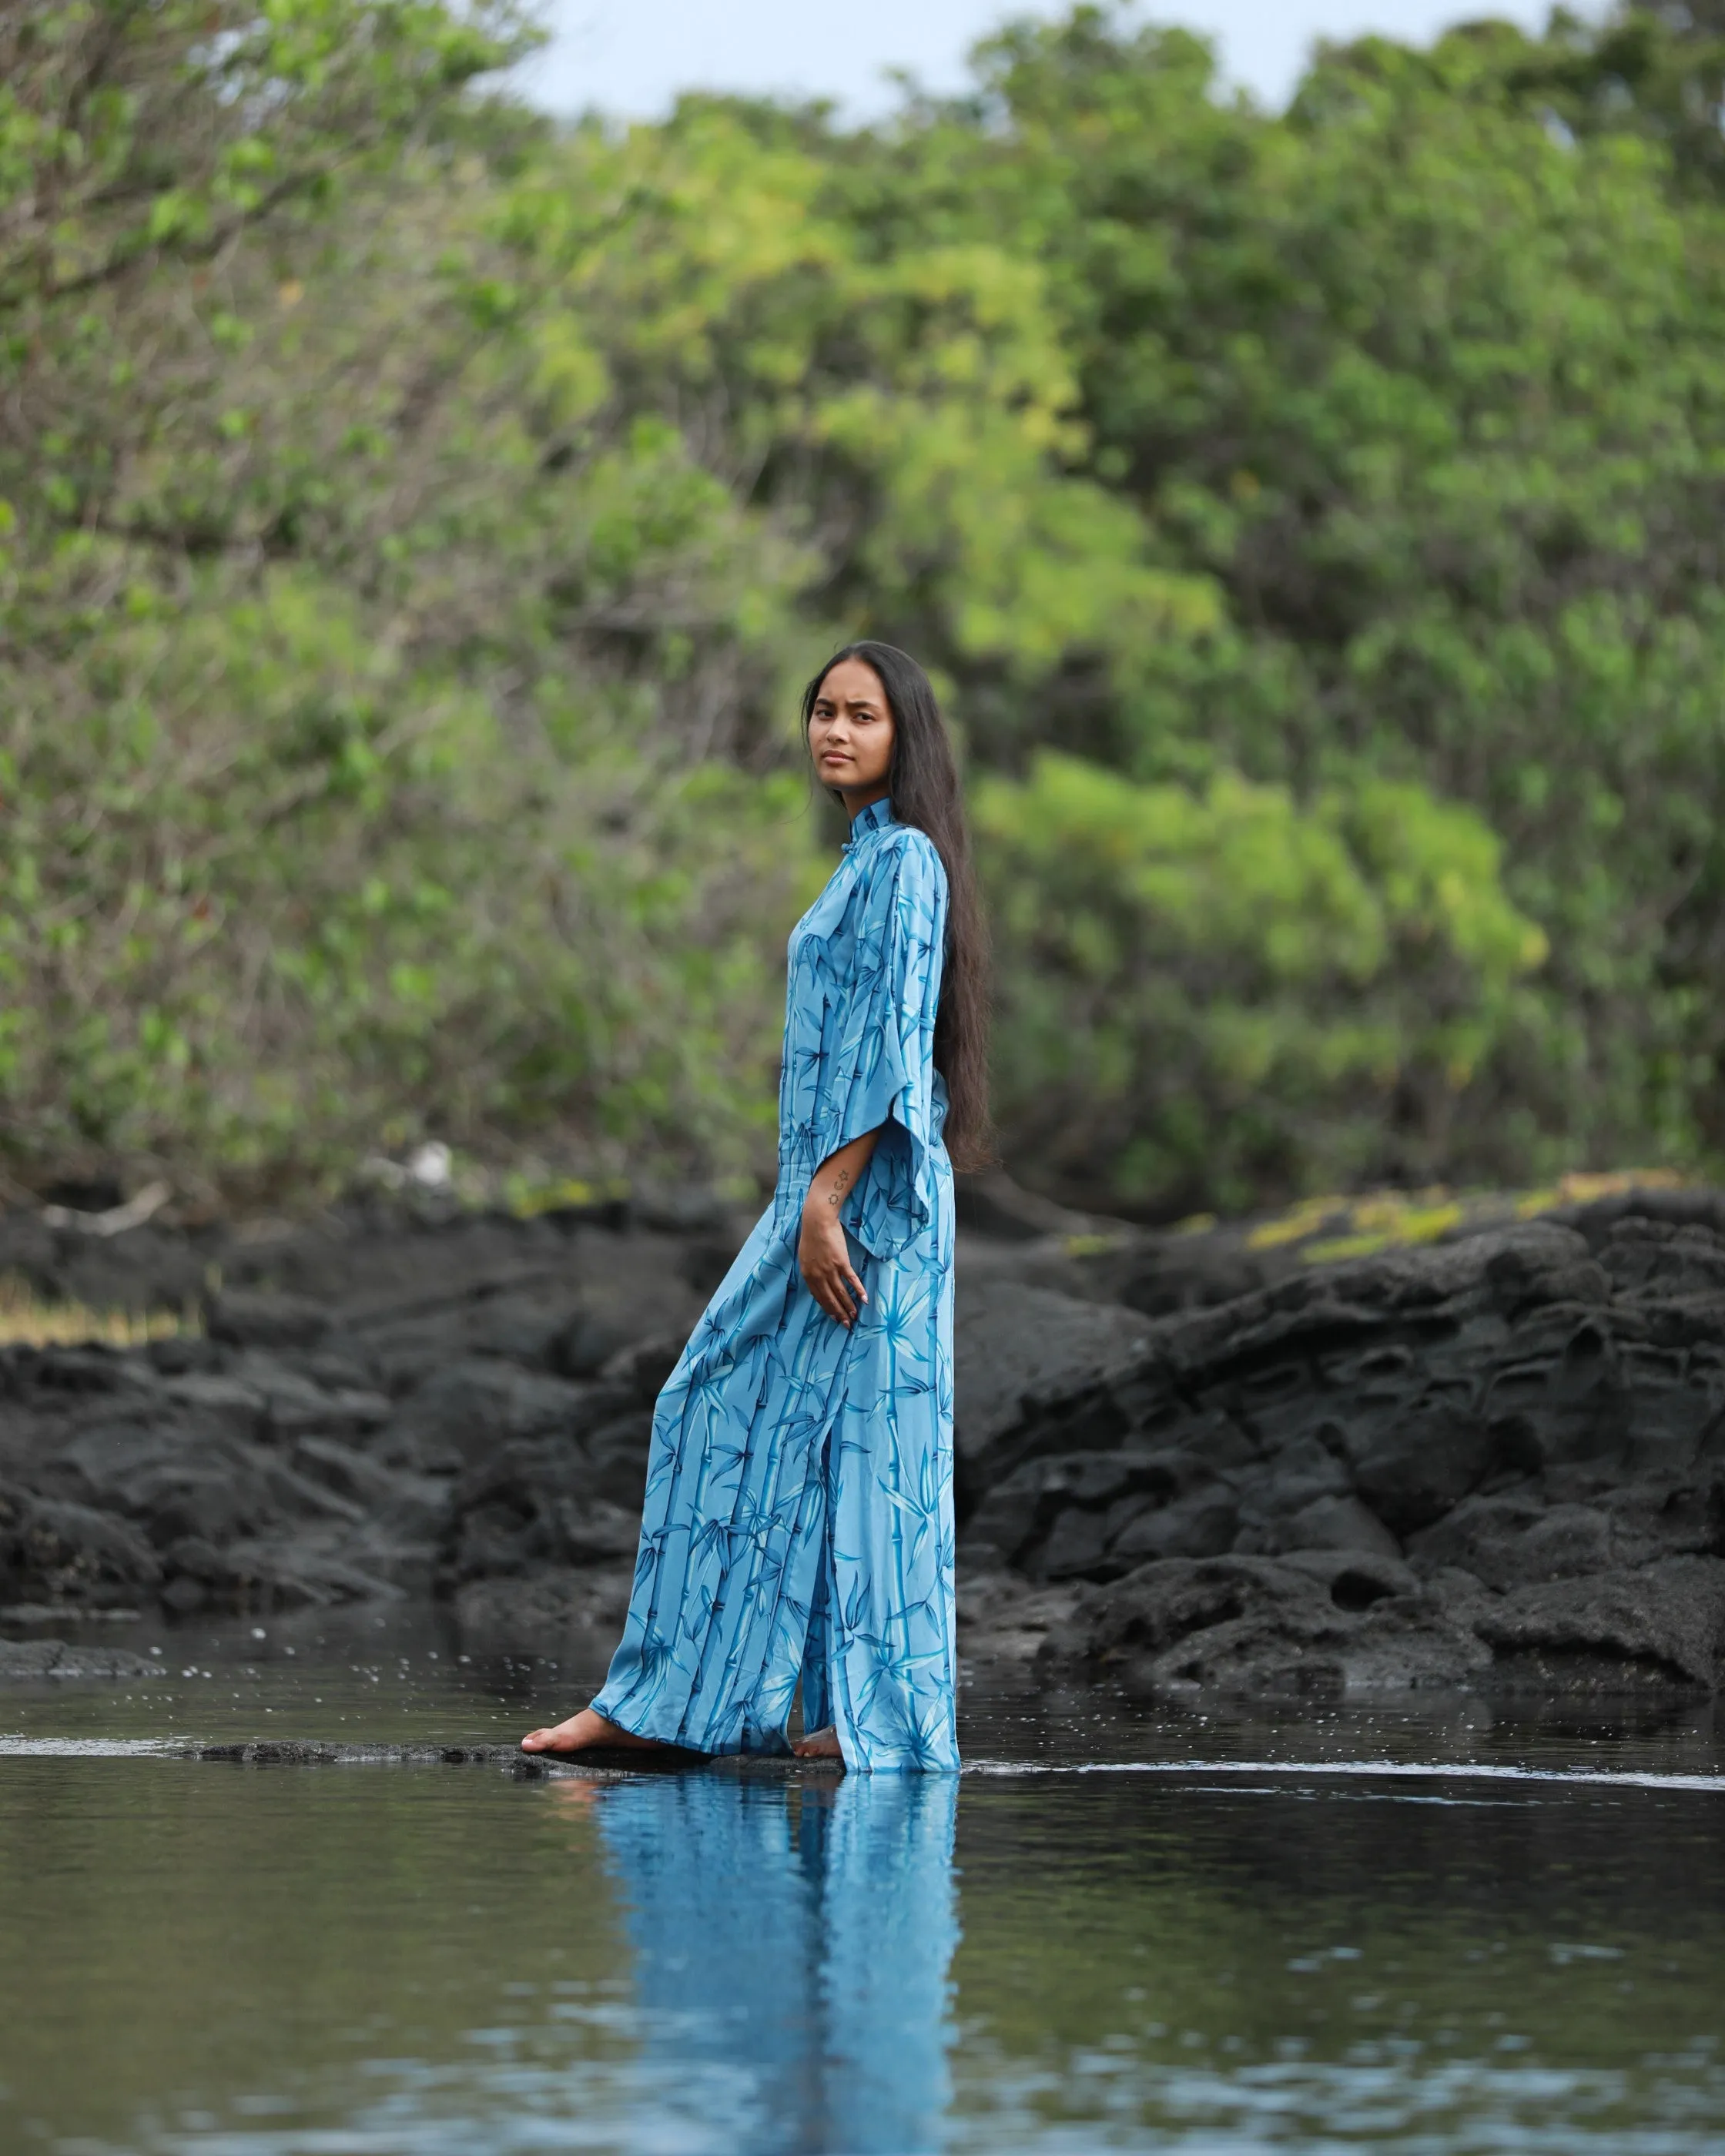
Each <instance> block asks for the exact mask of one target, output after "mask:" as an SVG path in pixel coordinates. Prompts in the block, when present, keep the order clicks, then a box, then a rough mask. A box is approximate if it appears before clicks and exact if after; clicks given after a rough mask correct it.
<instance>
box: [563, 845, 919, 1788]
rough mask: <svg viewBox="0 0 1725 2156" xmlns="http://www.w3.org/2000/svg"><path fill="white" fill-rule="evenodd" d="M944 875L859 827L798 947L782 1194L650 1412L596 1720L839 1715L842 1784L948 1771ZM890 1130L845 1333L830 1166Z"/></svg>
mask: <svg viewBox="0 0 1725 2156" xmlns="http://www.w3.org/2000/svg"><path fill="white" fill-rule="evenodd" d="M946 920H947V885H946V875H945V872H944V870H942V866H941V862H940V856H939V855H938V854H937V852H936V851H935V849H934V846H933V844H932V842H931V841H930V840H929V839H927V837H926V836H925V835H924V834H922V832H920V831H916V830H912V829H910V828H908V827H907V826H906V825H905V824H901V823H899V822H898V821H897V820H896V818H895V817H894V816H893V814H892V811H891V804H890V803H886V802H878V803H875V805H874V806H873V807H872V808H867V809H865V810H864V811H863V813H862V814H861V815H860V816H859V817H858V818H857V819H856V821H855V824H853V825H852V827H851V839H850V844H849V845H847V846H846V848H845V855H844V858H843V859H842V860H841V861H840V862H839V867H838V869H837V870H836V871H835V872H834V875H833V878H832V880H831V881H830V882H829V884H828V885H827V887H826V889H825V890H824V891H823V892H822V893H821V895H820V896H819V898H818V899H817V900H816V901H815V902H814V905H813V906H811V907H810V908H809V911H808V912H807V913H806V914H804V916H803V918H802V920H801V921H798V924H797V927H796V928H795V929H794V930H793V932H792V936H791V942H790V975H789V984H788V993H787V997H786V1010H785V1039H784V1065H783V1074H782V1075H781V1078H780V1081H779V1141H778V1184H777V1187H776V1188H775V1191H774V1193H773V1204H772V1205H771V1206H770V1207H769V1208H768V1210H767V1212H766V1213H765V1214H763V1216H762V1219H760V1221H759V1222H758V1223H757V1225H756V1227H755V1229H754V1231H753V1233H752V1235H750V1237H749V1240H748V1241H747V1243H746V1244H745V1245H744V1246H743V1248H742V1250H741V1251H740V1252H739V1254H738V1255H737V1260H736V1261H735V1263H734V1264H733V1265H732V1267H731V1270H730V1271H729V1272H728V1273H727V1274H726V1276H725V1278H724V1280H723V1281H721V1283H720V1286H719V1289H718V1291H717V1293H716V1295H715V1296H714V1297H713V1299H712V1301H711V1303H710V1304H709V1305H708V1306H707V1309H706V1314H705V1315H704V1316H703V1317H702V1318H701V1322H700V1323H699V1324H698V1325H697V1326H696V1328H695V1331H694V1333H693V1334H692V1335H691V1338H690V1341H689V1344H688V1346H687V1347H685V1349H684V1351H683V1353H682V1356H681V1358H680V1360H679V1362H678V1363H677V1366H676V1368H675V1370H674V1371H673V1372H672V1373H671V1375H670V1378H669V1380H668V1381H667V1383H666V1384H665V1389H664V1391H663V1392H662V1393H661V1394H660V1397H659V1403H658V1406H657V1408H656V1409H655V1414H654V1424H653V1441H652V1448H651V1451H650V1453H649V1460H648V1467H647V1487H646V1496H645V1501H644V1507H643V1511H642V1519H641V1542H640V1549H639V1556H638V1558H637V1560H636V1566H635V1578H634V1594H633V1596H632V1599H631V1600H630V1604H629V1617H628V1620H627V1623H626V1624H625V1626H624V1635H623V1640H622V1643H621V1644H620V1645H619V1647H618V1650H617V1652H616V1655H614V1658H613V1660H612V1664H611V1669H610V1672H609V1675H608V1677H607V1679H606V1681H605V1686H604V1689H603V1691H601V1692H600V1693H599V1695H598V1698H597V1699H596V1700H594V1702H593V1705H594V1707H597V1709H598V1712H600V1713H601V1714H603V1715H606V1716H608V1717H609V1718H610V1719H611V1720H612V1721H614V1722H618V1723H619V1724H620V1725H621V1726H622V1727H624V1728H625V1729H629V1730H633V1731H634V1732H636V1733H637V1734H638V1735H640V1736H645V1737H656V1738H663V1739H665V1741H666V1742H668V1743H677V1744H685V1745H687V1746H689V1747H690V1748H691V1749H692V1750H695V1751H699V1752H706V1753H721V1752H780V1751H783V1750H784V1749H785V1748H786V1734H785V1732H786V1725H787V1722H788V1719H789V1716H790V1712H791V1706H792V1702H793V1698H794V1697H795V1693H796V1689H797V1684H798V1677H799V1676H800V1677H801V1680H802V1683H803V1722H804V1725H805V1727H809V1728H811V1729H813V1728H817V1727H822V1726H823V1725H824V1724H825V1723H827V1722H832V1723H833V1724H834V1726H835V1727H837V1729H838V1732H839V1743H840V1745H841V1746H842V1748H843V1749H844V1753H845V1762H846V1763H847V1765H849V1766H850V1767H852V1768H860V1769H863V1770H865V1771H872V1772H875V1773H894V1772H921V1773H935V1774H939V1773H951V1772H955V1771H956V1770H957V1765H958V1748H957V1736H956V1732H955V1727H954V1680H955V1673H956V1669H957V1661H956V1651H955V1647H954V1641H953V1600H952V1537H953V1531H952V1169H951V1167H950V1164H949V1163H948V1162H947V1155H946V1150H945V1148H944V1147H943V1146H942V1142H941V1125H942V1120H943V1117H944V1114H945V1107H946V1095H945V1091H944V1088H943V1086H942V1082H941V1081H940V1079H939V1077H938V1075H937V1073H936V1071H935V1069H934V1061H933V1051H934V1021H935V1014H936V1009H937V1005H938V1002H939V998H940V979H941V959H942V950H943V947H944V944H945V937H946ZM872 1130H879V1131H880V1133H881V1135H880V1140H879V1142H878V1143H877V1144H876V1146H875V1152H874V1155H873V1158H871V1160H870V1163H869V1167H868V1169H867V1171H866V1172H865V1174H864V1175H863V1177H862V1178H860V1181H859V1183H858V1185H857V1188H855V1191H854V1192H853V1193H851V1196H850V1200H849V1202H848V1204H846V1206H845V1215H844V1218H845V1228H846V1231H847V1233H848V1235H849V1236H850V1240H851V1258H852V1262H853V1264H854V1265H855V1269H856V1270H857V1273H858V1275H859V1276H860V1278H861V1280H862V1281H863V1282H864V1285H865V1286H866V1288H867V1290H868V1295H869V1300H868V1303H867V1306H866V1307H865V1311H864V1312H863V1314H862V1316H861V1317H860V1320H859V1322H857V1324H856V1325H855V1327H853V1328H852V1329H851V1330H850V1332H846V1330H845V1327H842V1326H841V1325H839V1323H837V1322H836V1321H835V1320H834V1319H833V1318H830V1317H828V1316H827V1315H826V1313H825V1312H824V1311H823V1310H822V1309H821V1308H820V1306H819V1304H818V1303H816V1301H814V1297H813V1296H811V1295H810V1294H809V1291H808V1289H807V1288H806V1287H805V1286H803V1280H802V1276H801V1275H800V1273H799V1272H798V1269H797V1242H798V1235H799V1234H800V1232H801V1226H802V1212H803V1201H804V1199H806V1198H807V1196H808V1194H809V1183H810V1182H811V1180H812V1179H813V1178H814V1173H815V1171H816V1169H817V1168H819V1166H820V1164H821V1163H822V1162H823V1161H824V1160H826V1159H827V1158H829V1156H830V1155H831V1154H832V1153H834V1152H837V1151H838V1149H839V1147H841V1146H843V1145H846V1144H848V1143H849V1142H850V1140H851V1139H853V1138H855V1137H861V1136H863V1135H864V1133H865V1132H869V1131H872Z"/></svg>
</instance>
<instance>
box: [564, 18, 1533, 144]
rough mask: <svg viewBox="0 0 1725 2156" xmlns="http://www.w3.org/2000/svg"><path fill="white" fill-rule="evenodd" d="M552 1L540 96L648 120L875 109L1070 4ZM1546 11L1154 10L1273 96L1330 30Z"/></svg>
mask: <svg viewBox="0 0 1725 2156" xmlns="http://www.w3.org/2000/svg"><path fill="white" fill-rule="evenodd" d="M540 10H541V16H542V20H543V21H544V22H545V23H546V26H547V28H549V29H550V30H551V31H552V44H551V46H550V48H549V49H548V50H547V51H546V52H545V53H543V54H541V55H540V56H539V57H538V59H536V60H535V61H534V62H533V63H531V65H530V67H529V68H528V69H526V71H525V72H524V74H523V76H522V88H523V89H524V90H526V94H527V95H529V96H530V97H531V99H532V100H533V101H534V102H535V103H536V104H538V105H544V106H547V107H548V108H549V109H550V110H552V111H556V112H576V111H579V110H583V108H584V107H586V106H588V105H598V106H601V107H603V109H605V110H608V111H611V112H614V113H618V114H619V115H625V116H627V117H629V118H642V119H650V118H654V117H656V116H657V115H660V114H661V113H663V112H665V110H667V109H668V108H669V106H670V104H671V101H672V100H673V99H674V98H675V95H676V94H677V92H678V91H679V90H748V91H752V92H754V93H756V94H762V93H775V94H785V95H799V96H804V97H807V96H819V97H829V98H831V99H833V100H834V101H835V102H836V103H838V104H839V106H840V108H841V110H843V111H844V113H845V115H846V116H847V117H849V118H852V119H862V118H865V117H867V116H868V115H870V114H872V113H876V112H879V111H880V110H881V109H882V108H883V107H884V106H885V105H887V104H889V103H890V102H891V99H892V95H893V92H892V89H891V83H890V81H889V80H887V79H886V70H887V69H907V70H909V72H911V74H914V75H915V76H916V78H917V79H918V80H919V81H921V82H922V85H924V86H925V87H926V88H927V89H930V90H937V91H939V90H952V89H956V88H957V87H958V86H959V85H961V84H962V83H963V80H964V79H965V78H964V54H965V53H966V51H967V50H968V48H969V47H970V46H971V45H972V44H973V43H974V42H975V40H976V39H977V38H980V37H982V36H984V35H985V34H986V33H988V31H989V30H991V29H993V28H994V27H995V26H996V25H997V24H998V23H1000V22H1001V21H1002V20H1004V18H1007V17H1008V16H1011V15H1033V16H1041V17H1044V18H1055V17H1058V16H1060V15H1064V14H1065V13H1066V12H1067V10H1066V8H1065V6H1064V5H1048V4H1043V0H852V4H850V5H847V6H842V7H834V6H833V5H832V4H831V0H540ZM1547 12H1548V11H1547V7H1546V5H1545V0H1473V4H1471V5H1470V4H1468V0H1158V4H1155V5H1153V7H1151V8H1150V9H1149V10H1148V13H1149V14H1150V16H1151V17H1152V18H1153V19H1154V20H1156V21H1158V22H1167V23H1182V24H1183V25H1184V26H1186V27H1187V28H1191V29H1195V30H1199V31H1202V32H1203V33H1205V34H1206V35H1208V36H1209V37H1211V38H1214V39H1215V40H1216V42H1217V44H1218V46H1219V50H1220V54H1221V59H1222V65H1223V71H1224V77H1225V78H1226V80H1228V81H1230V83H1237V84H1242V85H1245V87H1246V88H1247V89H1249V90H1251V91H1252V92H1253V93H1254V95H1255V96H1257V97H1258V98H1260V100H1263V101H1265V102H1266V103H1267V104H1270V105H1282V104H1285V103H1286V100H1287V98H1288V96H1289V95H1290V93H1291V91H1292V90H1293V87H1294V85H1295V83H1296V81H1297V80H1298V78H1299V74H1300V71H1301V64H1302V62H1303V60H1304V58H1305V55H1306V54H1307V52H1308V51H1309V50H1310V49H1311V47H1312V44H1313V43H1314V41H1315V40H1317V38H1332V39H1337V38H1353V37H1359V36H1362V35H1363V34H1365V33H1368V32H1371V31H1377V32H1379V33H1384V34H1386V35H1389V36H1391V37H1395V38H1402V39H1404V40H1408V41H1411V42H1423V41H1425V39H1428V38H1430V37H1431V36H1433V35H1434V34H1435V33H1436V32H1437V31H1438V30H1440V29H1441V28H1444V27H1445V24H1447V23H1452V22H1455V21H1457V20H1461V19H1465V18H1467V17H1470V16H1480V15H1487V14H1489V15H1495V16H1497V17H1500V18H1508V19H1510V20H1511V21H1514V22H1519V23H1522V24H1523V25H1525V26H1526V27H1527V28H1529V29H1534V28H1538V27H1539V26H1540V24H1541V23H1543V21H1544V19H1545V16H1546V13H1547Z"/></svg>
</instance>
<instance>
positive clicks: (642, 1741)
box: [521, 1707, 676, 1753]
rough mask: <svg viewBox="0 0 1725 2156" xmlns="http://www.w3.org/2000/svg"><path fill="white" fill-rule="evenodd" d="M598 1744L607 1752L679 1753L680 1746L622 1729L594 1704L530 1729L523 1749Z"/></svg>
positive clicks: (561, 1750)
mask: <svg viewBox="0 0 1725 2156" xmlns="http://www.w3.org/2000/svg"><path fill="white" fill-rule="evenodd" d="M595 1747H598V1748H603V1750H605V1751H607V1752H675V1750H676V1746H675V1744H661V1743H660V1741H659V1739H658V1738H656V1737H636V1736H634V1734H633V1733H632V1732H630V1731H629V1730H627V1729H619V1727H618V1726H617V1724H616V1723H615V1722H607V1721H606V1719H605V1717H604V1716H603V1714H595V1713H594V1712H593V1709H592V1708H591V1707H583V1708H582V1710H581V1712H580V1713H579V1714H572V1715H571V1716H570V1717H569V1719H568V1720H567V1722H553V1723H552V1725H551V1726H550V1727H548V1728H546V1729H533V1730H530V1731H529V1732H528V1733H527V1734H526V1736H525V1737H524V1738H522V1739H521V1749H522V1751H523V1752H557V1753H566V1752H590V1751H592V1750H593V1749H594V1748H595Z"/></svg>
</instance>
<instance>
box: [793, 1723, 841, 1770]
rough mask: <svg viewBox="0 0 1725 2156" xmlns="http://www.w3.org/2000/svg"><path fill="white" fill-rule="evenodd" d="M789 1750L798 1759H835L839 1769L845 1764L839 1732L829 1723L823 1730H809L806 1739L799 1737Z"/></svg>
mask: <svg viewBox="0 0 1725 2156" xmlns="http://www.w3.org/2000/svg"><path fill="white" fill-rule="evenodd" d="M791 1749H792V1751H793V1752H794V1753H796V1755H797V1757H798V1758H799V1759H836V1760H837V1761H838V1762H839V1765H840V1766H841V1767H842V1766H843V1765H844V1763H845V1753H844V1752H843V1750H842V1748H840V1746H839V1732H838V1731H837V1730H836V1729H834V1727H833V1725H832V1724H831V1722H829V1723H828V1724H827V1726H826V1727H825V1728H824V1729H811V1730H810V1731H809V1734H808V1735H807V1736H806V1737H799V1738H798V1739H797V1741H796V1743H794V1744H793V1745H792V1747H791Z"/></svg>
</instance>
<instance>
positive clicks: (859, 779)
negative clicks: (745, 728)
mask: <svg viewBox="0 0 1725 2156" xmlns="http://www.w3.org/2000/svg"><path fill="white" fill-rule="evenodd" d="M892 742H893V727H892V706H891V704H889V703H888V702H887V701H886V690H885V688H883V687H882V685H881V682H880V675H878V674H877V673H876V672H875V670H874V668H873V667H872V666H870V665H869V663H868V661H867V660H865V659H841V660H839V664H838V665H836V666H834V667H832V668H830V669H829V670H828V673H827V676H826V679H825V680H824V681H823V682H822V683H821V685H820V693H819V696H817V697H816V698H815V700H814V711H813V713H812V715H811V716H810V718H809V754H810V756H812V757H814V771H815V776H816V777H817V778H819V781H820V783H821V784H822V785H823V786H830V787H832V788H834V791H835V792H836V793H842V794H843V795H844V797H845V809H846V812H847V813H848V814H850V815H852V816H855V814H856V813H857V812H858V810H859V809H862V808H867V807H868V805H869V803H870V802H871V801H879V800H880V799H881V798H883V797H884V796H885V794H886V790H887V788H886V779H887V773H889V772H890V771H891V769H892Z"/></svg>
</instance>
